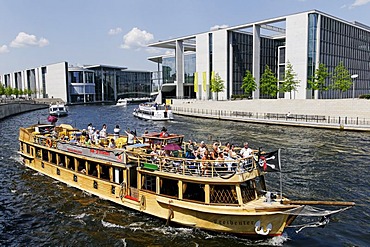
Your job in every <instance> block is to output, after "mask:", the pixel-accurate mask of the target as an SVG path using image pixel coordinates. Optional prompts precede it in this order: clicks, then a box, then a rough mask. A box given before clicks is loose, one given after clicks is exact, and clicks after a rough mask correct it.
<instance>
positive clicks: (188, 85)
mask: <svg viewBox="0 0 370 247" xmlns="http://www.w3.org/2000/svg"><path fill="white" fill-rule="evenodd" d="M195 69H196V54H195V53H185V54H184V97H185V98H195V93H194V73H195ZM162 78H163V80H162V81H163V84H166V83H174V82H175V81H176V61H175V57H164V58H163V59H162ZM175 96H176V92H175V90H174V91H173V92H170V93H167V94H166V97H175Z"/></svg>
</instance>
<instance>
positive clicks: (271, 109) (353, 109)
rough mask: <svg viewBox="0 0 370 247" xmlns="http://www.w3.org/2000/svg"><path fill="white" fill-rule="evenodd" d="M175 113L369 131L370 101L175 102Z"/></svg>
mask: <svg viewBox="0 0 370 247" xmlns="http://www.w3.org/2000/svg"><path fill="white" fill-rule="evenodd" d="M172 103H173V104H172V110H173V113H174V114H178V115H186V116H192V117H200V118H213V119H220V120H229V121H241V122H250V123H263V124H274V125H287V126H297V127H312V128H325V129H340V130H353V131H370V111H369V109H370V100H366V99H341V100H339V99H338V100H288V99H277V100H274V99H260V100H232V101H212V100H207V101H204V100H203V101H200V100H185V99H184V100H173V102H172Z"/></svg>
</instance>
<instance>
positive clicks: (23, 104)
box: [0, 100, 49, 120]
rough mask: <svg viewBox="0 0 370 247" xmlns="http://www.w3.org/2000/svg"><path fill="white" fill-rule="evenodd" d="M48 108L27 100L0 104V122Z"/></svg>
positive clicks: (45, 105)
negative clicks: (10, 117)
mask: <svg viewBox="0 0 370 247" xmlns="http://www.w3.org/2000/svg"><path fill="white" fill-rule="evenodd" d="M48 107H49V105H47V104H43V103H37V102H35V101H28V100H27V101H15V102H7V103H0V120H1V119H4V118H6V117H9V116H13V115H17V114H20V113H24V112H29V111H34V110H40V109H45V108H48Z"/></svg>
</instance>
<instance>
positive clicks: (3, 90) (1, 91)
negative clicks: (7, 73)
mask: <svg viewBox="0 0 370 247" xmlns="http://www.w3.org/2000/svg"><path fill="white" fill-rule="evenodd" d="M33 93H35V92H34V91H32V90H31V89H23V90H22V89H18V88H12V87H10V86H7V87H5V86H4V85H3V84H1V83H0V95H6V96H7V97H10V96H11V95H15V96H16V97H18V96H21V95H28V96H31V94H33Z"/></svg>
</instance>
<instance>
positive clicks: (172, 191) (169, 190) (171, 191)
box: [159, 178, 179, 197]
mask: <svg viewBox="0 0 370 247" xmlns="http://www.w3.org/2000/svg"><path fill="white" fill-rule="evenodd" d="M177 183H178V180H174V179H167V178H161V182H160V186H161V187H160V192H159V193H160V194H161V195H167V196H171V197H178V195H179V187H178V186H177Z"/></svg>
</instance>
